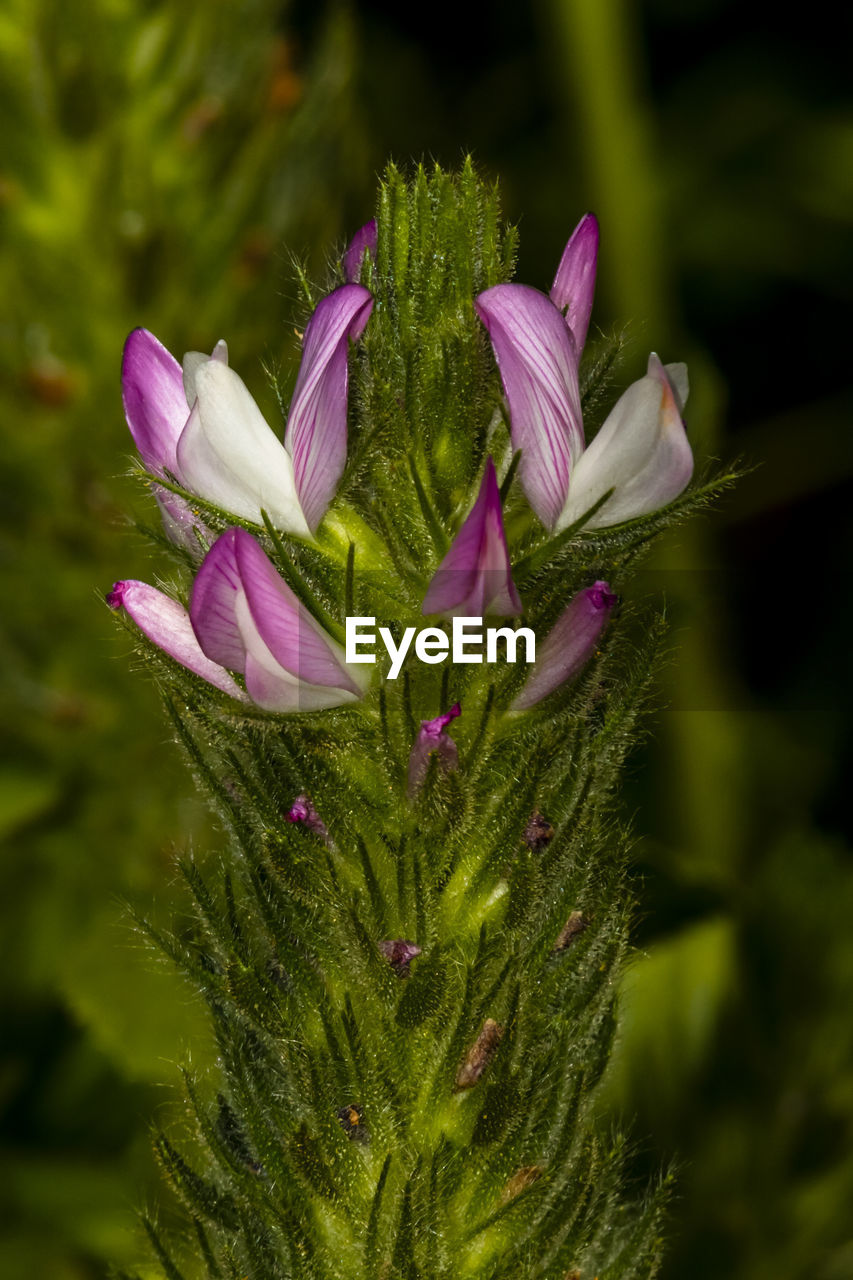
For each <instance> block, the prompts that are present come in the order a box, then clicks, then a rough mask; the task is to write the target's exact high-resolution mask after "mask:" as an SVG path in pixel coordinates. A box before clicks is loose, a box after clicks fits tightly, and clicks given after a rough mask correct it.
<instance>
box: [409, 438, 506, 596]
mask: <svg viewBox="0 0 853 1280" xmlns="http://www.w3.org/2000/svg"><path fill="white" fill-rule="evenodd" d="M423 612H424V613H443V614H444V615H445V616H446V617H454V616H459V617H480V618H481V617H484V616H485V615H486V614H487V613H495V614H500V615H502V616H506V615H509V614H519V613H521V600H520V599H519V596H518V592H517V591H516V589H515V584H514V583H513V580H512V573H511V571H510V563H509V552H508V551H507V545H506V534H505V533H504V526H503V516H502V514H501V498H500V492H499V490H498V481H497V476H496V475H495V464H494V462H493V461H492V459H491V458H489V459H488V460H487V462H486V470H485V473H484V475H483V480H482V484H481V485H480V492H479V494H478V496H477V500H476V502H475V503H474V506H473V507H472V508H471V512H470V514H469V515H468V516H467V518H466V520H465V522H464V524H463V525H462V528H461V529H460V530H459V532H458V533H457V535H456V537H455V538H454V539H453V543H452V545H451V547H450V550H449V551H448V553H447V555H446V556H445V557H444V559H443V560H442V562H441V564H440V565H439V567H438V569H437V570H436V572H435V576H434V577H433V579H432V582H431V583H430V584H429V588H428V590H427V593H426V597H425V599H424V603H423Z"/></svg>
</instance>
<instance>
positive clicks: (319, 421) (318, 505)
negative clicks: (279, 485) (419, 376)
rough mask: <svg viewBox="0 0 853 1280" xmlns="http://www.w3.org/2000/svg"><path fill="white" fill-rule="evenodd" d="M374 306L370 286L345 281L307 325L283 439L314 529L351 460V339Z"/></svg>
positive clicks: (305, 511)
mask: <svg viewBox="0 0 853 1280" xmlns="http://www.w3.org/2000/svg"><path fill="white" fill-rule="evenodd" d="M372 309H373V298H372V297H371V295H370V293H369V292H368V291H367V289H365V288H363V287H362V286H361V285H359V284H345V285H343V286H342V287H341V288H340V289H336V290H335V291H334V293H330V294H329V295H328V297H326V298H324V299H323V301H322V302H321V303H320V304H319V306H318V307H317V309H316V311H315V312H314V314H313V315H312V317H311V319H310V320H309V322H308V325H307V326H306V329H305V336H304V339H303V343H302V363H301V365H300V366H299V376H298V378H297V379H296V387H295V388H294V392H293V399H292V401H291V404H290V412H289V414H288V416H287V430H286V432H285V436H284V443H285V447H286V449H287V450H288V452H289V454H290V456H291V458H292V459H293V470H294V475H295V477H296V491H297V493H298V495H299V502H300V504H301V506H302V510H303V512H304V513H305V519H306V520H307V522H308V526H309V528H310V529H311V532H312V533H313V532H314V530H315V529H316V528H317V526H318V524H319V523H320V521H321V520H322V518H323V516H324V514H325V511H326V508H327V507H328V505H329V503H330V502H331V500H332V498H333V497H334V495H335V490H336V489H337V487H338V481H339V480H340V478H341V476H342V475H343V470H344V466H345V464H346V457H347V384H348V380H349V368H348V357H349V341H350V339H351V340H352V341H353V342H356V341H357V340H358V339H359V338H360V337H361V334H362V332H363V330H364V326H365V325H366V324H367V321H368V318H369V316H370V313H371V311H372Z"/></svg>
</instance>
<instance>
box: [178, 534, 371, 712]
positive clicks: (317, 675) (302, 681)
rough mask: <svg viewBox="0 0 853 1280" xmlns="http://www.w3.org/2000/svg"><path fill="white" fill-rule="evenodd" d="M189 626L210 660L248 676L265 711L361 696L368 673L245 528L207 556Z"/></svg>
mask: <svg viewBox="0 0 853 1280" xmlns="http://www.w3.org/2000/svg"><path fill="white" fill-rule="evenodd" d="M190 620H191V622H192V626H193V630H194V632H195V634H196V636H197V637H198V641H199V644H200V645H201V648H202V650H203V651H204V653H205V654H206V655H207V657H208V658H210V659H211V660H212V661H213V662H217V663H219V664H220V665H221V666H223V667H227V668H228V669H229V670H230V671H239V672H240V673H241V674H242V675H244V676H245V679H246V692H247V693H248V695H249V697H250V698H251V699H252V701H253V702H254V703H256V704H257V706H259V707H262V708H263V709H264V710H265V711H315V710H319V709H323V708H326V707H337V706H341V705H343V704H344V703H347V702H353V701H355V700H356V699H357V698H360V697H361V695H362V692H363V684H362V682H363V680H364V678H365V677H364V674H363V669H362V668H361V667H356V666H349V665H348V664H347V663H346V661H345V660H344V655H343V650H342V649H341V647H340V645H338V644H336V643H335V641H334V640H333V639H332V637H331V636H330V635H328V634H327V633H326V632H325V631H324V630H323V628H322V627H321V626H320V625H319V623H317V622H316V621H315V620H314V618H312V616H311V614H310V613H309V612H308V610H307V609H306V608H305V606H304V605H303V604H302V602H301V601H300V600H299V599H298V598H297V597H296V596H295V595H294V593H293V592H292V591H291V589H290V587H289V586H288V585H287V583H286V582H285V581H284V579H283V578H282V577H281V576H280V574H279V573H278V572H277V571H276V569H275V566H274V565H273V564H272V562H271V560H270V559H269V557H268V556H267V555H266V553H265V551H264V550H263V548H262V547H261V545H260V544H259V543H258V542H257V541H256V540H255V539H254V538H253V537H252V535H251V534H250V533H247V532H246V531H245V529H228V530H227V531H226V532H225V533H223V534H222V536H221V537H220V538H218V539H217V540H216V542H215V543H214V544H213V546H212V547H211V548H210V551H209V552H208V553H207V555H206V556H205V558H204V561H203V562H202V565H201V567H200V569H199V571H198V573H197V574H196V578H195V582H194V583H193V588H192V596H191V600H190Z"/></svg>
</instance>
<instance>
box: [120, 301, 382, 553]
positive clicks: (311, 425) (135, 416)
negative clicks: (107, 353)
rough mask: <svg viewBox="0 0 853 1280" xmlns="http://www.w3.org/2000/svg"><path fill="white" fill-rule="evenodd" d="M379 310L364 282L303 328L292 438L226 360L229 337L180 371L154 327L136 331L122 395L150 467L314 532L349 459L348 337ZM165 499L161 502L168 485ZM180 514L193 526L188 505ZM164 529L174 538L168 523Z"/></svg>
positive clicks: (288, 526) (252, 514) (192, 356)
mask: <svg viewBox="0 0 853 1280" xmlns="http://www.w3.org/2000/svg"><path fill="white" fill-rule="evenodd" d="M372 307H373V298H372V297H371V295H370V293H369V292H368V291H367V289H365V288H363V287H362V286H361V285H358V284H345V285H343V286H342V287H341V288H340V289H336V290H335V291H334V292H333V293H330V294H329V295H328V296H327V297H325V298H323V300H322V301H321V302H320V303H319V305H318V306H317V308H316V310H315V311H314V314H313V315H312V317H311V319H310V320H309V322H308V325H307V326H306V329H305V334H304V338H303V346H302V362H301V365H300V368H299V375H298V377H297V381H296V387H295V389H294V393H293V399H292V401H291V405H290V412H289V414H288V418H287V428H286V431H285V437H284V444H282V443H281V442H280V441H279V439H278V438H277V437H276V435H275V433H274V432H273V431H272V429H271V428H270V427H269V425H268V424H267V422H266V420H265V419H264V417H263V415H262V413H261V411H260V409H259V408H258V406H257V405H256V404H255V401H254V400H253V399H252V396H251V395H250V394H249V391H248V390H247V388H246V386H245V384H244V382H243V381H242V379H241V378H240V377H239V376H238V375H237V374H236V373H235V372H234V371H233V370H232V369H230V368H229V367H228V363H227V359H228V357H227V349H226V347H225V344H224V343H217V345H216V347H215V348H214V351H213V354H212V356H211V357H210V358H208V357H206V356H204V355H202V354H201V353H199V352H189V353H188V354H187V356H185V358H184V366H183V372H182V370H181V366H180V365H179V364H178V362H177V360H175V359H174V358H173V357H172V356H171V355H170V354H169V352H168V351H167V350H166V348H165V347H164V346H163V345H162V344H161V343H160V342H158V340H157V339H156V338H155V337H154V335H153V334H151V333H149V332H148V330H146V329H134V331H133V333H131V334H130V337H129V338H128V340H127V342H126V343H125V349H124V358H123V362H122V393H123V399H124V407H125V415H126V417H127V421H128V426H129V427H130V431H131V434H132V435H133V438H134V441H135V442H136V445H137V448H138V449H139V452H140V455H141V457H142V460H143V462H144V463H145V465H146V467H147V468H148V470H149V471H151V472H152V473H153V474H154V475H160V476H163V475H165V473H166V472H169V473H170V474H171V475H172V476H174V478H175V480H177V482H178V483H179V484H180V485H182V486H183V487H184V488H185V489H188V490H190V491H191V492H192V493H196V494H198V496H199V497H201V498H204V499H205V500H206V501H208V502H211V503H213V504H215V505H217V506H220V507H222V508H223V509H225V510H226V511H230V512H233V514H234V515H237V516H242V517H243V518H244V519H247V520H252V521H254V522H255V523H260V522H261V510H262V509H263V510H265V511H266V512H267V514H268V516H269V518H270V519H271V520H272V521H273V522H274V523H275V524H276V525H277V526H278V527H279V528H281V529H283V530H284V531H285V532H287V533H293V534H295V535H297V536H300V537H310V536H311V534H312V533H313V532H314V531H315V530H316V528H317V526H318V525H319V523H320V521H321V519H322V518H323V515H324V513H325V510H326V508H327V506H328V505H329V503H330V502H331V500H332V497H333V496H334V493H335V490H336V488H337V485H338V482H339V481H340V478H341V475H342V473H343V469H344V465H345V462H346V430H347V384H348V364H347V356H348V342H349V340H350V339H352V340H353V341H356V340H357V339H358V338H359V337H360V336H361V333H362V332H363V330H364V326H365V325H366V323H367V320H368V318H369V316H370V312H371V310H372ZM169 497H170V498H171V497H172V495H169ZM158 499H160V500H161V506H162V504H163V499H162V491H161V493H160V494H158ZM170 505H173V504H170ZM181 512H183V514H180V513H181ZM171 518H172V519H173V520H174V518H175V517H174V516H172V517H171ZM178 521H179V526H180V528H183V527H184V526H185V525H186V522H187V513H186V512H185V504H180V507H179V516H178ZM166 527H167V532H169V533H170V536H173V535H174V530H173V529H172V528H170V525H169V523H168V520H167V525H166Z"/></svg>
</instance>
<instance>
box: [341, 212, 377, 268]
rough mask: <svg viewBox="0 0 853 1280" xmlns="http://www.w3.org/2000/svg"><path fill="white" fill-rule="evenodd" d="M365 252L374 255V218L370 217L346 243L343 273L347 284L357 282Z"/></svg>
mask: <svg viewBox="0 0 853 1280" xmlns="http://www.w3.org/2000/svg"><path fill="white" fill-rule="evenodd" d="M365 253H367V254H369V256H370V257H371V258H375V257H376V219H375V218H371V219H370V221H369V222H365V224H364V226H363V227H359V229H358V231H356V233H355V235H354V236H353V238H352V240H350V242H349V244H348V245H347V249H346V253H345V254H344V275H345V277H346V279H347V283H348V284H358V280H359V276H360V275H361V268H362V265H363V263H364V255H365Z"/></svg>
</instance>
